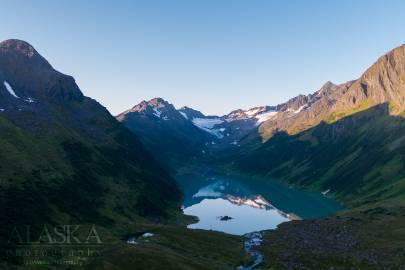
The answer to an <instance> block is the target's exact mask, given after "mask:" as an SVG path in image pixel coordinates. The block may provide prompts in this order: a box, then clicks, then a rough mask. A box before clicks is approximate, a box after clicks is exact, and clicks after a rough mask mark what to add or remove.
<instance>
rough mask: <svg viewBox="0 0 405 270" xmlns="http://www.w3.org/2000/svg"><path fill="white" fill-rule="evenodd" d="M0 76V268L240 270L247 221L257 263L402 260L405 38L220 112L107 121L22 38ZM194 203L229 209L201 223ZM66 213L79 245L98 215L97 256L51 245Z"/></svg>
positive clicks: (9, 47) (8, 47) (356, 264)
mask: <svg viewBox="0 0 405 270" xmlns="http://www.w3.org/2000/svg"><path fill="white" fill-rule="evenodd" d="M0 83H1V84H0V145H1V148H2V151H1V152H0V156H1V161H2V162H1V164H0V216H1V218H0V268H1V269H236V268H237V267H238V266H249V265H250V264H252V258H251V256H250V255H251V254H252V252H250V253H251V254H248V253H247V252H246V250H245V249H244V242H245V241H246V239H245V237H244V236H243V234H244V233H246V232H250V230H254V231H261V236H262V240H261V241H262V242H261V244H260V245H257V246H254V247H252V248H251V247H249V250H250V251H252V250H253V252H257V253H253V254H260V256H261V257H262V260H261V261H260V263H258V264H257V265H255V268H254V269H405V162H404V158H405V140H404V138H405V137H404V134H405V120H404V116H405V114H404V112H405V45H403V46H400V47H398V48H395V49H393V50H392V51H389V52H388V53H387V54H385V55H383V56H382V57H380V58H379V59H378V60H377V61H376V62H375V63H374V64H373V65H372V66H371V67H370V68H369V69H367V70H366V71H365V72H364V73H363V75H361V76H360V78H358V79H356V80H353V81H349V82H345V83H341V84H334V83H332V82H326V83H325V84H324V85H323V86H322V87H321V88H320V89H318V90H315V91H313V93H312V94H309V95H300V96H297V97H294V98H292V99H290V100H288V101H287V102H285V103H282V104H278V105H276V104H270V105H263V106H258V107H255V108H251V109H248V110H242V109H238V110H234V111H232V112H230V113H229V114H227V115H222V116H213V115H204V114H203V113H202V112H200V111H198V110H195V109H192V108H189V107H183V108H175V107H174V106H173V105H172V104H171V103H170V102H169V101H166V100H163V99H161V98H154V99H152V100H149V101H142V102H141V103H139V104H137V105H135V106H134V107H132V108H130V109H128V110H126V111H124V112H122V113H121V114H119V115H117V116H116V117H114V116H112V115H111V114H110V113H109V112H108V111H107V109H105V108H104V107H103V106H102V105H100V104H99V103H98V102H97V101H95V100H93V99H91V98H89V97H86V96H85V95H84V94H83V93H82V91H81V90H80V89H79V87H78V86H77V84H76V83H75V80H74V79H73V78H72V77H70V76H68V75H65V74H62V73H60V72H59V71H56V70H55V69H54V68H53V67H52V66H51V64H50V63H49V62H48V61H47V60H46V59H45V58H43V57H42V56H41V55H40V54H39V53H38V52H37V51H36V50H35V49H34V48H33V47H32V46H31V45H30V44H28V43H27V42H24V41H21V40H6V41H3V42H1V43H0ZM269 103H271V101H269ZM204 203H205V204H212V205H214V206H211V207H212V208H211V209H208V210H207V208H202V209H200V210H198V211H200V212H199V213H201V215H203V214H206V213H207V212H210V211H211V210H212V209H215V208H216V209H227V210H226V211H227V212H220V213H219V214H218V215H220V216H215V218H214V220H211V221H210V223H209V225H206V226H208V227H198V226H203V225H201V224H202V222H203V221H205V220H203V218H202V216H201V217H200V220H199V221H198V220H197V219H196V217H195V216H190V215H185V214H184V213H186V214H187V213H191V214H193V213H196V212H193V211H192V209H195V208H196V207H197V206H198V207H200V206H204ZM193 206H194V208H192V207H193ZM204 207H206V206H204ZM222 207H226V208H222ZM253 208H254V209H253ZM235 209H237V210H238V211H236V212H233V214H229V213H232V212H231V211H234V210H235ZM241 209H245V210H244V211H246V212H243V213H249V215H255V217H256V218H257V219H244V217H245V218H246V216H243V215H241V216H239V215H238V214H239V213H242V210H241ZM263 213H265V214H266V216H263ZM215 215H217V214H215ZM249 217H250V216H249ZM263 217H264V218H263ZM259 220H264V221H263V223H261V222H259ZM275 220H276V221H275ZM241 221H243V222H242V223H243V224H242V223H241ZM198 222H200V223H198ZM265 222H267V223H265ZM61 224H65V225H66V224H80V228H79V229H78V230H77V235H78V238H80V237H84V239H87V240H86V241H87V242H86V241H83V242H80V244H83V245H82V246H80V245H79V247H82V248H86V250H87V249H88V247H89V246H88V245H89V241H88V240H89V238H88V232H89V230H90V232H91V233H92V234H91V236H92V237H95V234H94V230H93V231H92V228H93V226H95V228H97V237H95V238H96V240H97V242H96V243H90V244H94V245H93V246H91V248H92V251H94V252H92V253H91V255H90V253H89V252H88V253H87V255H84V253H80V252H75V251H77V246H74V247H72V245H66V242H64V241H51V243H50V242H49V241H50V240H52V239H53V240H55V239H59V240H60V238H55V237H58V236H60V235H59V234H58V233H57V232H60V231H58V230H56V231H52V230H50V231H51V232H49V231H48V230H47V229H46V230H45V231H46V233H45V236H46V237H44V228H59V229H65V228H66V226H65V227H63V226H62V227H60V226H61ZM196 224H200V225H196ZM213 224H214V225H213ZM229 224H237V226H236V225H235V227H233V228H232V229H233V231H230V230H229V228H228V227H227V226H228V225H229ZM263 224H265V226H264V227H260V226H261V225H263ZM193 225H194V226H197V227H194V228H193ZM187 226H188V227H189V228H187ZM215 226H216V227H215ZM192 228H193V229H192ZM213 228H214V229H213ZM247 228H248V229H247ZM251 228H253V229H251ZM211 229H212V230H211ZM27 231H29V235H30V237H31V238H32V239H36V240H38V241H26V240H27V238H28V236H27V233H26V232H27ZM54 232H55V233H56V235H54ZM86 236H87V238H86ZM65 240H66V239H65ZM98 240H99V241H98ZM43 244H48V246H47V247H46V248H45V249H46V251H47V252H44V246H43ZM49 244H52V245H49ZM76 244H77V243H76ZM38 249H40V250H41V252H37V253H35V252H33V251H34V250H37V251H38ZM55 250H58V252H56V253H55ZM27 251H29V252H30V253H29V255H27ZM55 254H56V255H55ZM38 261H42V262H46V263H44V264H36V263H35V262H38ZM61 261H62V262H65V263H60V262H61ZM66 262H74V263H72V264H70V265H69V264H67V263H66ZM247 269H249V268H247Z"/></svg>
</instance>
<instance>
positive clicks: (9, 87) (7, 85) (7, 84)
mask: <svg viewBox="0 0 405 270" xmlns="http://www.w3.org/2000/svg"><path fill="white" fill-rule="evenodd" d="M3 84H4V86H5V87H6V89H7V91H8V92H9V93H10V95H12V96H13V97H15V98H20V97H19V96H17V95H16V93H15V92H14V89H13V88H12V87H11V85H10V84H9V83H8V82H6V81H4V83H3Z"/></svg>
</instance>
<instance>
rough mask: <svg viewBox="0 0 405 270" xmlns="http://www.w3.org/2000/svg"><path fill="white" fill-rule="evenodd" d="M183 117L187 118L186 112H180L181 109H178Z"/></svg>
mask: <svg viewBox="0 0 405 270" xmlns="http://www.w3.org/2000/svg"><path fill="white" fill-rule="evenodd" d="M178 112H179V113H180V114H181V115H182V116H183V117H184V118H186V119H187V120H188V117H187V114H185V113H184V112H182V111H178Z"/></svg>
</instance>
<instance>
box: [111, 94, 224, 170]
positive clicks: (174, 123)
mask: <svg viewBox="0 0 405 270" xmlns="http://www.w3.org/2000/svg"><path fill="white" fill-rule="evenodd" d="M117 119H118V121H120V122H122V123H123V124H124V125H125V126H127V127H128V128H129V129H130V130H132V131H133V132H134V133H136V134H137V135H138V136H139V137H140V138H141V140H142V142H143V143H144V144H145V145H146V146H147V147H148V149H149V150H150V151H151V152H152V153H153V154H154V155H155V157H156V159H158V160H159V161H161V162H162V163H163V164H166V165H167V166H168V167H172V168H173V167H177V164H178V163H179V162H180V163H184V162H191V161H192V160H193V159H195V158H198V157H201V156H204V155H205V154H207V153H208V151H207V144H208V143H210V144H211V143H212V142H213V141H216V139H217V138H216V137H215V136H214V135H213V134H211V133H209V132H206V131H204V130H202V129H200V128H199V127H197V126H195V125H194V124H193V123H192V122H191V121H189V120H188V119H187V118H185V117H184V115H182V114H181V112H179V111H177V110H176V109H175V108H174V106H173V105H172V104H170V103H168V102H167V101H165V100H163V99H161V98H154V99H151V100H150V101H142V102H141V103H140V104H138V105H136V106H134V107H133V108H132V109H130V110H127V111H125V112H123V113H121V114H120V115H118V116H117Z"/></svg>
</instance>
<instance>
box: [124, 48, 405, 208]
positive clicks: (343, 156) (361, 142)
mask: <svg viewBox="0 0 405 270" xmlns="http://www.w3.org/2000/svg"><path fill="white" fill-rule="evenodd" d="M404 111H405V45H404V46H401V47H398V48H396V49H394V50H392V51H390V52H388V53H387V54H386V55H384V56H382V57H381V58H380V59H378V61H377V62H376V63H375V64H373V65H372V66H371V67H370V68H369V69H368V70H367V71H366V72H365V73H364V74H363V75H362V76H361V77H360V78H359V79H357V80H353V81H349V82H346V83H343V84H339V85H336V84H333V83H331V82H326V83H325V84H324V85H323V86H322V87H321V88H320V89H319V90H317V91H315V92H314V93H313V94H309V95H299V96H297V97H294V98H292V99H290V100H288V101H287V102H285V103H282V104H279V105H276V106H261V107H255V108H251V109H249V110H241V109H239V110H235V111H232V112H230V113H229V114H227V115H223V116H206V115H204V114H203V113H201V112H199V111H197V110H194V109H191V108H188V107H183V108H181V109H178V110H176V109H175V108H174V107H173V105H171V104H169V103H168V102H167V101H164V100H162V99H152V100H150V101H148V102H146V101H143V102H142V103H140V104H139V105H137V106H135V107H134V108H133V109H131V110H128V111H126V112H124V113H122V114H120V115H119V116H118V117H117V119H118V120H119V121H121V122H123V123H124V125H126V126H127V127H129V128H130V129H132V130H133V131H135V133H137V134H139V135H140V138H141V140H142V141H143V142H145V144H146V146H147V147H148V148H149V149H151V151H152V152H153V153H159V155H160V154H161V153H162V151H163V152H165V151H166V150H167V151H168V152H170V153H171V154H172V155H174V154H175V153H177V152H178V151H184V150H185V149H184V148H186V149H187V150H190V152H189V153H188V156H187V159H186V160H187V162H189V161H190V159H189V158H190V157H192V158H194V159H206V160H209V161H211V162H212V160H216V162H217V163H219V164H222V165H225V164H232V165H231V167H232V168H233V169H236V170H238V171H240V172H243V173H248V174H261V175H268V176H274V177H277V178H279V179H281V180H283V181H287V182H289V183H290V184H295V185H303V186H311V187H312V188H315V189H318V190H320V191H324V190H330V194H333V195H334V196H336V197H338V198H341V199H342V200H344V201H345V202H347V203H349V204H354V205H359V204H362V203H364V202H370V201H376V200H377V201H378V200H380V199H391V198H396V197H397V196H399V195H400V194H405V187H404V182H403V181H404V180H403V179H405V167H404V165H403V164H404V163H403V162H402V156H403V155H402V148H403V147H405V143H404V140H403V136H402V133H403V132H402V131H403V128H404V123H403V122H404V121H403V115H404ZM160 112H161V113H160ZM150 123H157V124H156V125H157V126H159V127H157V126H153V127H152V128H149V127H151V124H150ZM160 123H163V124H160ZM180 123H182V127H183V128H182V129H180V128H179V125H180ZM178 133H180V134H181V136H180V134H178ZM169 134H170V135H169ZM184 138H186V139H184ZM179 142H181V143H179ZM185 142H186V143H185ZM168 145H171V147H170V149H168ZM189 146H190V147H189ZM191 149H192V151H191ZM166 156H169V155H168V154H167V153H166ZM166 160H170V158H168V159H166ZM176 164H180V165H181V162H177V163H176ZM394 171H395V173H394ZM382 172H386V173H382ZM401 196H402V195H401Z"/></svg>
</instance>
